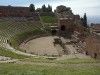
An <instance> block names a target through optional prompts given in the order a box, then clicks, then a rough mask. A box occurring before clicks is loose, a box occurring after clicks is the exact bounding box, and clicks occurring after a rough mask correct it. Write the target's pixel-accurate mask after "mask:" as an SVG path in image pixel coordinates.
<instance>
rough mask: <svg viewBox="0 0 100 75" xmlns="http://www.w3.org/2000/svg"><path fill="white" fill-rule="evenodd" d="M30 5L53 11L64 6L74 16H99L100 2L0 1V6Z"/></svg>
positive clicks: (55, 0)
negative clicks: (46, 6) (85, 14)
mask: <svg viewBox="0 0 100 75" xmlns="http://www.w3.org/2000/svg"><path fill="white" fill-rule="evenodd" d="M31 3H33V4H34V5H35V6H36V8H37V7H41V6H42V5H43V4H46V5H48V4H50V5H52V7H53V9H55V8H56V7H57V6H58V5H65V6H68V7H71V8H72V11H73V13H74V14H80V15H81V16H83V14H84V13H87V15H88V16H100V0H0V5H12V6H29V5H30V4H31Z"/></svg>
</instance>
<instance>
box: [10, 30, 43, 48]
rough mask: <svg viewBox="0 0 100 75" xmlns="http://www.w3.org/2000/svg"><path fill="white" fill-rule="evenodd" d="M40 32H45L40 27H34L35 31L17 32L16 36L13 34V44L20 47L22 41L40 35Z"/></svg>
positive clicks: (11, 40)
mask: <svg viewBox="0 0 100 75" xmlns="http://www.w3.org/2000/svg"><path fill="white" fill-rule="evenodd" d="M39 34H44V31H41V30H39V29H34V30H33V31H27V32H23V33H20V34H17V35H15V36H13V37H12V38H11V39H10V42H11V44H12V46H13V47H15V48H16V47H18V46H19V45H20V43H22V42H23V41H25V40H27V39H28V38H30V37H33V36H35V35H39Z"/></svg>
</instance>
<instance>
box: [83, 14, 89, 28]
mask: <svg viewBox="0 0 100 75" xmlns="http://www.w3.org/2000/svg"><path fill="white" fill-rule="evenodd" d="M83 25H84V27H88V26H87V16H86V13H85V14H84V17H83Z"/></svg>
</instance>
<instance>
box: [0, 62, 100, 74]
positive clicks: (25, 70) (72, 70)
mask: <svg viewBox="0 0 100 75" xmlns="http://www.w3.org/2000/svg"><path fill="white" fill-rule="evenodd" d="M0 75H100V66H96V65H89V64H84V65H80V64H63V65H62V64H56V65H50V64H48V65H42V64H38V65H36V64H12V63H11V64H0Z"/></svg>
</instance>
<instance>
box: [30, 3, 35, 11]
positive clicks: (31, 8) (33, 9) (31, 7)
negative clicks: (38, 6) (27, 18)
mask: <svg viewBox="0 0 100 75" xmlns="http://www.w3.org/2000/svg"><path fill="white" fill-rule="evenodd" d="M29 8H30V12H35V6H34V4H30V6H29Z"/></svg>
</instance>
